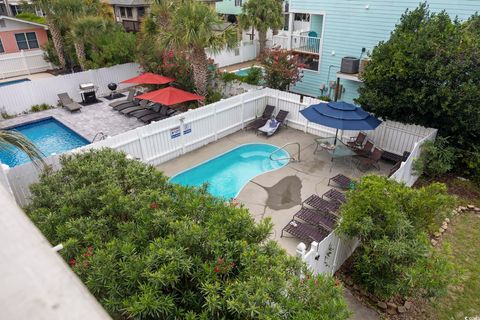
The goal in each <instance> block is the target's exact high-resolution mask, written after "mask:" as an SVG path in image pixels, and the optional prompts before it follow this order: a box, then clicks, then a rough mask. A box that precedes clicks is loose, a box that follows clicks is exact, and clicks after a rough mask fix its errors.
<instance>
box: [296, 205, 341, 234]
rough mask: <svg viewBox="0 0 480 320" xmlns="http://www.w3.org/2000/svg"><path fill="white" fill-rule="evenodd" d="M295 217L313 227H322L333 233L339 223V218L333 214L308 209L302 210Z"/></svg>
mask: <svg viewBox="0 0 480 320" xmlns="http://www.w3.org/2000/svg"><path fill="white" fill-rule="evenodd" d="M293 217H294V218H297V219H300V220H303V221H305V222H306V223H309V224H311V225H313V226H316V227H322V228H324V229H326V230H327V231H332V230H333V229H334V228H335V223H336V222H337V217H336V216H335V215H333V214H330V213H326V212H321V211H317V210H312V209H307V208H302V209H300V210H299V211H298V212H297V213H295V214H294V215H293Z"/></svg>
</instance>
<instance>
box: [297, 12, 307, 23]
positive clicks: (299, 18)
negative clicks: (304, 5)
mask: <svg viewBox="0 0 480 320" xmlns="http://www.w3.org/2000/svg"><path fill="white" fill-rule="evenodd" d="M294 20H295V21H303V22H309V21H310V15H309V14H308V13H295V16H294Z"/></svg>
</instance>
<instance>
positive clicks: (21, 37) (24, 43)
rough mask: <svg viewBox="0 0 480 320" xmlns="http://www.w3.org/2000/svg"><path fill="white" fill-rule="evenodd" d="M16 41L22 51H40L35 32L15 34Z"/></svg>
mask: <svg viewBox="0 0 480 320" xmlns="http://www.w3.org/2000/svg"><path fill="white" fill-rule="evenodd" d="M15 40H16V41H17V47H18V49H20V50H29V49H38V41H37V35H36V34H35V32H26V33H15Z"/></svg>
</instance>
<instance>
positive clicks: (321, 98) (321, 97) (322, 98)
mask: <svg viewBox="0 0 480 320" xmlns="http://www.w3.org/2000/svg"><path fill="white" fill-rule="evenodd" d="M317 99H319V100H322V101H332V98H330V96H320V97H318V98H317Z"/></svg>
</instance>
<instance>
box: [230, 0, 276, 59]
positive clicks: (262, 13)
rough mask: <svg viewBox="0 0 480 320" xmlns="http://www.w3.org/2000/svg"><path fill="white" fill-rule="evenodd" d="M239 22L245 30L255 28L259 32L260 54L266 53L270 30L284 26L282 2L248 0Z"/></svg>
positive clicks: (274, 0)
mask: <svg viewBox="0 0 480 320" xmlns="http://www.w3.org/2000/svg"><path fill="white" fill-rule="evenodd" d="M238 22H239V24H240V27H241V28H242V29H244V30H247V29H248V28H251V27H253V28H254V29H256V30H257V31H258V38H259V42H260V52H261V53H262V52H263V51H265V47H266V43H267V31H268V29H272V30H276V29H279V28H281V27H282V26H283V13H282V1H281V0H248V2H247V3H245V4H244V5H243V7H242V13H241V14H240V16H239V19H238Z"/></svg>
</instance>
